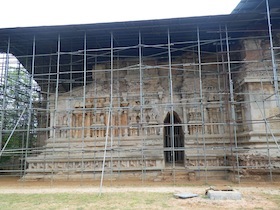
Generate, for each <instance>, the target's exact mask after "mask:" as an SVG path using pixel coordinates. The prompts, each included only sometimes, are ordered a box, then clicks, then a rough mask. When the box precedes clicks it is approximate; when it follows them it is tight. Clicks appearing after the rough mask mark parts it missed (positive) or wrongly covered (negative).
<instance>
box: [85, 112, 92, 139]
mask: <svg viewBox="0 0 280 210" xmlns="http://www.w3.org/2000/svg"><path fill="white" fill-rule="evenodd" d="M90 115H91V114H90V112H87V113H86V115H85V117H86V119H85V126H86V137H87V138H90Z"/></svg>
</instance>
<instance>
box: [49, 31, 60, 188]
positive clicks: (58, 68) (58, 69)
mask: <svg viewBox="0 0 280 210" xmlns="http://www.w3.org/2000/svg"><path fill="white" fill-rule="evenodd" d="M60 42H61V39H60V34H59V35H58V40H57V63H56V87H55V101H54V116H53V155H52V165H54V143H55V141H56V133H57V127H56V124H57V122H56V121H57V112H58V91H59V78H60V77H59V71H60V47H61V46H60V44H61V43H60ZM53 173H54V171H53V170H52V173H51V174H52V177H51V184H52V182H53Z"/></svg>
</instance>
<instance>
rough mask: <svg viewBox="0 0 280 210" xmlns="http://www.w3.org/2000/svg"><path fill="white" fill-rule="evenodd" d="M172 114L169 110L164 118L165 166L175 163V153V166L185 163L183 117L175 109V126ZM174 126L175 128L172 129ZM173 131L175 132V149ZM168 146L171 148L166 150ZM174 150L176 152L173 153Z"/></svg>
mask: <svg viewBox="0 0 280 210" xmlns="http://www.w3.org/2000/svg"><path fill="white" fill-rule="evenodd" d="M171 121H172V119H171V114H170V112H168V113H167V114H166V117H165V118H164V129H163V130H164V132H163V148H164V154H163V155H164V162H165V166H168V165H170V164H173V154H174V156H175V160H174V162H175V166H184V164H185V138H184V131H183V127H182V125H176V124H182V123H181V119H180V117H179V115H178V114H177V113H176V112H175V111H173V126H172V122H171ZM172 128H173V130H172ZM172 133H173V134H174V151H173V150H172V148H173V144H172V143H173V139H172ZM167 148H171V150H170V151H166V149H167ZM173 152H174V153H173Z"/></svg>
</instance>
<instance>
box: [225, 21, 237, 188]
mask: <svg viewBox="0 0 280 210" xmlns="http://www.w3.org/2000/svg"><path fill="white" fill-rule="evenodd" d="M225 29H226V45H227V62H228V63H227V65H228V80H229V91H230V108H231V125H232V126H233V134H234V144H235V154H236V166H237V181H238V183H240V175H239V173H240V172H239V158H238V145H237V131H236V116H235V105H234V95H233V81H232V77H231V64H230V53H229V52H230V48H229V40H228V29H227V26H225Z"/></svg>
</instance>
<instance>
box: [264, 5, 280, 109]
mask: <svg viewBox="0 0 280 210" xmlns="http://www.w3.org/2000/svg"><path fill="white" fill-rule="evenodd" d="M266 13H267V24H268V33H269V43H270V52H271V62H272V70H273V81H274V93H275V98H276V104H277V107H278V108H280V102H279V95H278V74H277V65H276V62H275V54H274V47H273V38H272V27H271V20H270V9H269V3H268V0H266Z"/></svg>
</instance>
